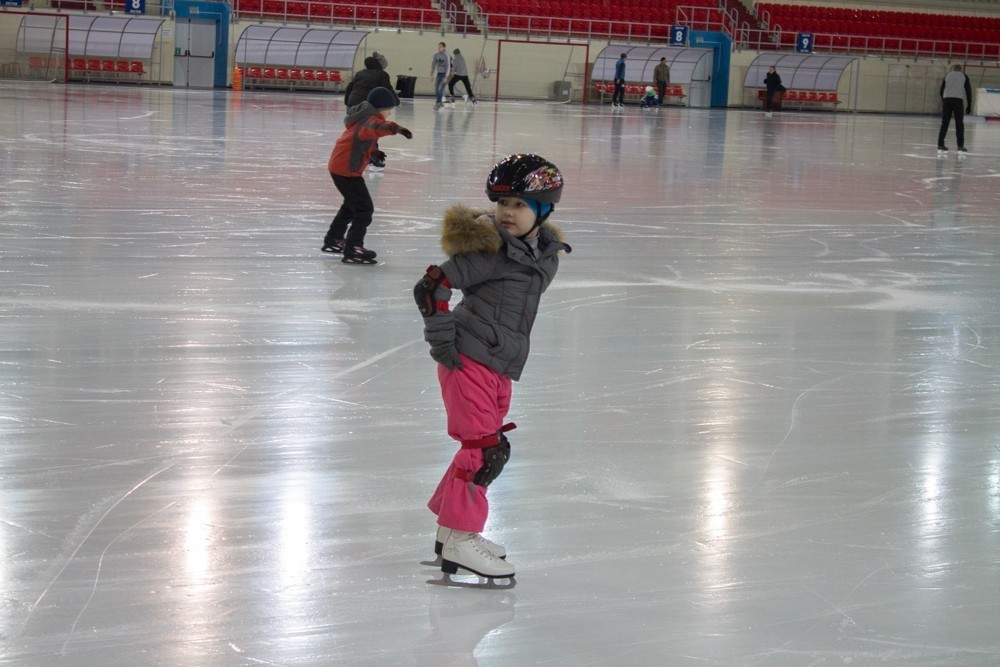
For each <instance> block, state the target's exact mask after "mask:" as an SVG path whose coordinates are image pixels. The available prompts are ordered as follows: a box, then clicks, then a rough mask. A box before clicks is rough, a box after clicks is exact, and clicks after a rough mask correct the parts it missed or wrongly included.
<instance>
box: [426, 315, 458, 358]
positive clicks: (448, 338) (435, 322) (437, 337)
mask: <svg viewBox="0 0 1000 667" xmlns="http://www.w3.org/2000/svg"><path fill="white" fill-rule="evenodd" d="M424 340H425V341H427V342H428V343H430V346H431V358H432V359H433V360H434V361H436V362H438V363H439V364H441V365H442V366H444V367H445V368H448V369H455V368H457V369H459V370H461V369H462V360H461V359H459V358H458V350H457V349H456V348H455V316H454V315H452V314H451V313H449V312H446V311H442V312H439V313H437V314H436V315H433V316H432V317H425V318H424Z"/></svg>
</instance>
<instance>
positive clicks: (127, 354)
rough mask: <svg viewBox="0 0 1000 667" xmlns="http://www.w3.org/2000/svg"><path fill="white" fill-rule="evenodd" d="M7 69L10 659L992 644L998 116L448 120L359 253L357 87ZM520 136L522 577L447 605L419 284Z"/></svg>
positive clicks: (517, 484)
mask: <svg viewBox="0 0 1000 667" xmlns="http://www.w3.org/2000/svg"><path fill="white" fill-rule="evenodd" d="M4 86H5V87H4V94H3V96H2V99H0V111H2V113H0V141H2V151H0V178H2V183H3V186H2V188H0V223H2V224H0V276H2V280H0V330H2V338H0V592H2V597H0V600H2V604H0V664H2V665H19V666H22V665H29V666H43V665H44V666H49V665H74V666H75V667H79V666H81V665H82V666H91V665H93V666H102V667H107V666H117V665H122V666H134V665H170V666H177V665H199V666H202V667H213V666H229V665H435V666H439V665H458V664H463V665H464V664H477V663H478V664H481V665H491V666H492V665H518V666H522V665H533V664H544V665H574V666H576V665H740V666H742V665H747V666H751V665H769V666H770V665H779V666H784V665H788V666H802V665H872V664H879V665H907V666H912V665H945V664H947V665H992V664H998V663H1000V632H997V618H998V617H1000V567H998V560H997V554H998V553H1000V530H998V525H1000V439H998V435H997V433H998V431H997V424H998V423H1000V272H998V263H997V256H998V255H1000V227H998V226H997V219H998V217H997V211H998V210H1000V186H998V184H1000V180H998V179H1000V171H998V163H997V161H996V158H995V156H996V155H997V154H1000V127H995V126H993V125H989V124H982V123H978V124H977V123H974V122H972V123H970V124H969V126H968V130H967V133H968V140H967V143H968V145H969V146H970V147H971V150H972V155H970V156H969V157H968V158H966V159H962V160H960V159H959V158H957V156H955V155H954V154H952V155H950V156H949V157H947V158H944V159H938V158H937V157H936V155H935V151H934V148H935V139H936V130H937V120H936V119H935V118H932V117H911V116H906V117H900V116H865V115H863V116H854V115H850V114H845V113H839V114H830V113H786V114H776V115H775V117H774V118H772V119H765V118H763V117H762V116H761V114H759V113H752V112H741V111H731V112H725V111H720V110H712V111H706V110H697V111H687V110H683V109H664V110H663V111H661V112H659V113H655V114H654V113H642V112H640V111H639V110H638V109H631V110H626V111H624V112H619V113H614V114H612V113H611V112H610V111H609V109H608V108H607V107H606V106H605V107H598V106H593V107H589V108H587V109H581V107H579V106H564V105H549V104H542V103H530V104H528V103H514V102H512V103H505V104H502V105H499V106H496V105H492V104H489V103H485V102H484V103H482V104H480V105H479V107H478V108H477V109H475V110H474V111H473V110H472V109H471V108H465V107H463V106H461V105H458V106H457V108H455V109H449V110H445V111H442V112H440V113H435V112H434V111H433V110H432V108H431V107H432V104H433V101H432V100H429V99H421V98H418V99H417V100H416V101H415V102H412V101H408V102H406V103H405V104H404V106H403V107H401V108H400V109H399V110H398V113H397V115H396V119H397V120H398V121H399V122H400V123H402V124H404V125H407V126H409V127H411V128H412V129H413V132H414V138H413V140H412V141H406V140H404V139H402V138H401V137H390V138H387V139H385V140H383V142H382V147H383V148H384V150H385V151H386V153H388V156H389V160H388V168H387V169H386V171H385V173H384V174H383V175H381V176H376V177H372V178H370V179H369V181H368V182H369V184H370V186H371V189H372V192H373V195H374V198H375V201H376V206H377V214H376V217H375V222H374V224H373V225H372V228H371V231H370V233H369V236H368V243H367V244H368V245H369V246H370V247H372V248H373V249H375V250H376V251H378V252H379V258H380V259H381V260H383V262H382V264H380V265H379V266H375V267H357V266H345V265H342V264H341V263H340V262H338V261H337V260H336V259H335V258H333V257H329V256H324V255H322V254H321V253H320V252H319V247H320V243H321V239H322V234H323V232H324V230H325V228H326V226H327V224H328V223H329V220H330V217H331V215H332V213H333V211H334V209H335V207H336V206H337V205H338V203H339V198H338V196H337V194H336V192H335V191H334V188H333V185H332V183H331V182H330V179H329V177H328V176H327V174H326V173H325V162H326V158H327V155H328V151H329V147H330V146H331V145H332V142H333V140H334V139H335V137H336V135H337V134H338V132H339V131H340V129H341V127H342V120H341V119H342V117H343V111H344V109H343V106H342V98H341V97H340V96H329V97H326V96H319V95H289V94H267V93H243V94H242V96H234V95H232V94H227V93H222V92H219V93H213V92H181V91H172V90H169V89H150V88H145V87H128V88H102V87H97V86H92V87H87V86H57V85H47V84H26V83H25V84H22V83H11V82H7V83H5V84H4ZM517 151H534V152H537V153H541V154H543V155H545V156H546V157H548V158H549V159H551V160H553V161H554V162H556V163H557V164H558V165H559V166H560V167H561V168H562V170H563V171H564V173H565V175H566V180H567V183H568V185H567V188H566V194H565V197H564V200H563V201H562V202H561V203H560V204H559V205H558V206H557V209H556V213H555V215H554V218H553V220H554V221H556V222H557V223H558V224H560V225H561V226H562V227H563V228H564V230H565V232H566V236H567V239H568V240H569V242H570V243H571V244H572V246H573V249H574V252H573V253H572V254H571V255H568V256H567V257H565V260H564V262H563V264H562V268H561V270H560V273H559V276H558V277H557V279H556V281H555V283H554V284H553V286H552V288H551V290H550V291H549V292H548V293H547V294H546V295H545V297H544V299H543V303H542V312H541V314H540V317H539V319H538V322H537V325H536V328H535V331H534V336H533V341H532V344H533V347H532V353H531V358H530V360H529V362H528V367H527V369H526V371H525V374H524V378H523V380H522V381H521V382H520V383H518V384H517V385H516V387H515V399H514V405H513V409H512V412H511V415H510V417H511V419H512V420H513V421H516V422H517V423H518V426H519V428H518V430H517V431H514V432H513V433H512V434H511V440H512V443H513V453H514V456H513V459H512V461H511V464H510V467H509V468H508V469H507V470H505V472H504V474H503V476H502V477H501V478H500V479H499V480H498V481H497V482H496V484H495V485H494V487H492V488H491V491H490V494H491V498H492V503H493V512H492V514H491V519H490V523H489V525H488V527H487V532H488V535H489V536H490V537H491V538H492V539H493V540H495V541H497V542H500V543H502V544H504V545H505V546H506V548H507V551H508V553H509V554H510V560H511V562H513V563H515V564H516V567H517V574H518V584H517V586H516V588H514V589H512V590H508V591H475V590H473V591H470V590H451V589H441V588H439V587H434V586H428V585H427V584H426V583H425V581H426V580H427V579H428V578H430V577H431V576H433V575H434V572H433V571H432V570H431V569H430V568H427V567H424V566H421V565H420V561H421V560H426V559H428V558H430V557H432V556H433V554H432V552H431V548H432V546H433V536H434V533H433V530H434V521H433V517H432V515H431V514H430V513H429V512H428V511H427V509H426V508H425V507H424V502H425V501H426V499H427V497H428V496H429V494H430V492H431V491H432V489H433V486H434V485H435V483H436V482H437V479H438V477H439V475H440V474H441V472H442V470H443V467H444V466H445V465H446V463H447V461H448V460H449V459H450V456H451V454H452V451H453V447H454V445H453V443H451V442H449V440H448V438H447V436H446V435H445V433H444V418H443V412H442V408H441V402H440V397H439V392H438V387H437V381H436V377H435V371H434V366H433V362H432V361H431V360H430V358H429V357H428V356H427V354H426V350H425V344H424V343H423V341H422V336H421V323H420V318H419V316H418V314H417V311H416V308H415V307H414V304H413V303H412V298H411V295H410V289H411V286H412V284H413V283H414V282H415V280H416V279H417V277H418V276H419V275H421V274H422V272H423V270H424V268H425V267H426V265H427V264H429V263H431V262H434V261H437V260H439V259H440V249H439V246H438V220H439V219H440V215H441V213H442V210H443V209H444V207H446V206H447V205H449V204H450V203H452V202H458V201H461V202H466V203H469V204H473V205H485V204H487V202H486V201H485V198H484V197H483V195H482V187H483V182H484V179H485V175H486V172H487V171H488V169H489V167H490V165H491V164H492V162H493V161H494V160H495V159H496V158H498V157H500V156H503V155H505V154H507V153H511V152H517Z"/></svg>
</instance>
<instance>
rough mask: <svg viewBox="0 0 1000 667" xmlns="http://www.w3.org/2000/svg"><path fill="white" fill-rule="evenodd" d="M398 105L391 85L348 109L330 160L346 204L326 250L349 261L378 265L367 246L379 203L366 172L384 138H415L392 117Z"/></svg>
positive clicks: (329, 232) (328, 237)
mask: <svg viewBox="0 0 1000 667" xmlns="http://www.w3.org/2000/svg"><path fill="white" fill-rule="evenodd" d="M397 104H399V99H398V98H397V97H396V96H395V95H394V94H393V92H392V91H391V90H389V89H388V88H382V87H379V88H374V89H372V91H371V92H370V93H368V99H367V100H366V101H364V102H362V103H361V104H358V105H357V106H354V107H351V108H350V109H348V111H347V117H346V118H345V119H344V125H346V126H347V127H346V129H345V130H344V133H343V134H341V135H340V138H339V139H337V143H336V144H334V146H333V152H331V153H330V159H329V161H328V162H327V169H329V171H330V178H332V179H333V184H334V185H335V186H336V187H337V191H338V192H340V194H341V195H342V196H343V197H344V203H342V204H341V205H340V209H339V210H338V211H337V215H336V216H335V217H334V218H333V222H331V223H330V228H329V229H328V230H327V232H326V236H325V237H324V239H323V248H322V250H323V252H329V253H333V254H337V255H343V259H342V260H341V261H342V262H344V263H345V264H375V257H376V253H375V252H374V251H372V250H368V249H366V248H365V247H364V242H365V233H366V232H367V230H368V225H370V224H371V222H372V215H373V214H374V213H375V204H374V202H372V197H371V194H370V193H369V192H368V186H367V185H365V179H364V176H363V174H364V172H365V168H366V167H367V166H368V163H369V162H370V161H371V156H372V153H373V152H375V151H376V150H377V148H376V147H377V145H378V140H379V138H380V137H385V136H388V135H390V134H401V135H403V136H404V137H406V138H407V139H411V138H413V133H412V132H410V131H409V130H408V129H406V128H405V127H402V126H401V125H397V124H396V123H394V122H392V121H391V120H388V117H389V115H390V114H391V113H392V110H393V109H394V108H395V107H396V105H397Z"/></svg>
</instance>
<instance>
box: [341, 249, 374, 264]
mask: <svg viewBox="0 0 1000 667" xmlns="http://www.w3.org/2000/svg"><path fill="white" fill-rule="evenodd" d="M375 257H376V252H375V251H374V250H366V249H365V248H362V247H361V246H359V245H349V246H345V247H344V259H342V260H340V261H341V262H343V263H344V264H378V262H377V261H375Z"/></svg>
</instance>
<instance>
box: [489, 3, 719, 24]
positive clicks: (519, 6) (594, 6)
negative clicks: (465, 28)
mask: <svg viewBox="0 0 1000 667" xmlns="http://www.w3.org/2000/svg"><path fill="white" fill-rule="evenodd" d="M678 5H683V6H685V7H710V8H713V9H714V8H716V7H718V4H717V3H716V2H714V1H713V0H664V1H659V2H658V1H656V0H621V1H620V2H616V3H615V4H613V5H608V4H606V3H602V2H599V1H598V0H584V2H571V3H567V2H552V1H550V0H509V1H504V0H481V1H480V2H479V8H480V9H481V10H482V11H483V12H486V13H487V14H490V13H496V14H528V15H531V16H569V14H568V13H567V12H572V11H577V10H580V11H583V12H584V13H585V14H588V15H591V16H597V15H598V14H600V13H604V12H610V13H611V14H612V15H614V16H616V17H620V18H624V17H629V16H632V15H634V14H644V15H648V13H650V12H666V13H669V14H671V15H673V14H674V13H675V11H676V8H677V6H678ZM635 18H636V19H637V20H638V19H639V18H640V17H639V16H636V17H635Z"/></svg>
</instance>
